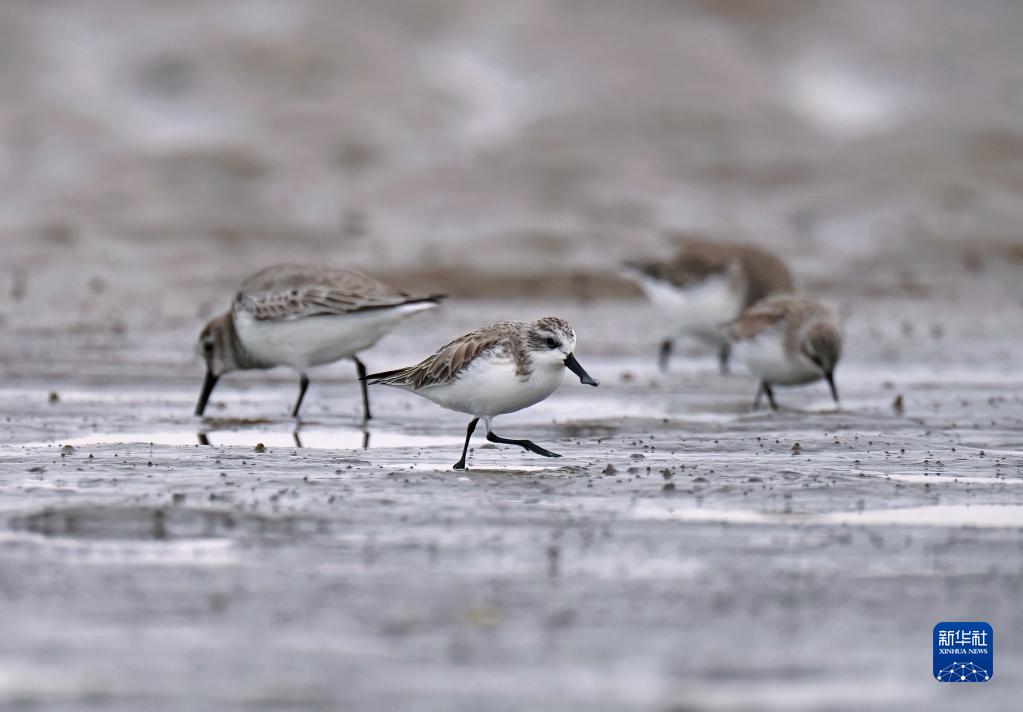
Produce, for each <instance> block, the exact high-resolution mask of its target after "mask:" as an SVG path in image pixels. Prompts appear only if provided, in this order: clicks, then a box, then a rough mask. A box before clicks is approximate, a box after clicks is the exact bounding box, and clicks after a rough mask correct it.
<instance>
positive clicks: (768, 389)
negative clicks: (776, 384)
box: [760, 381, 778, 410]
mask: <svg viewBox="0 0 1023 712" xmlns="http://www.w3.org/2000/svg"><path fill="white" fill-rule="evenodd" d="M760 387H761V388H763V389H764V394H765V395H766V396H767V402H768V403H769V404H770V405H771V410H778V404H777V403H775V402H774V390H773V389H772V388H771V384H770V383H768V382H766V381H764V383H762V384H761V385H760Z"/></svg>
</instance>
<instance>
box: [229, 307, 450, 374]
mask: <svg viewBox="0 0 1023 712" xmlns="http://www.w3.org/2000/svg"><path fill="white" fill-rule="evenodd" d="M434 306H436V304H434V303H432V302H417V303H415V304H404V305H402V306H399V307H394V308H389V309H370V310H366V311H361V312H353V313H350V314H330V315H326V314H325V315H320V316H309V317H303V318H299V319H270V320H265V321H259V320H257V319H254V318H253V317H252V315H251V314H249V313H248V312H246V311H241V310H239V311H236V312H235V313H234V326H235V329H236V331H237V332H238V338H239V340H240V341H241V343H242V346H243V347H244V348H245V350H246V351H247V352H248V353H249V354H250V355H251V356H252V357H253V358H254V359H256V360H257V361H259V362H260V363H264V364H272V365H275V366H290V367H291V368H293V369H295V370H296V371H300V372H301V371H305V370H306V369H307V368H309V367H310V366H318V365H320V364H324V363H331V362H333V361H337V360H338V359H342V358H348V357H351V356H353V355H355V354H356V353H358V352H359V351H362V350H363V349H367V348H369V347H370V346H372V345H373V344H375V343H376V342H377V341H379V340H380V339H381V338H382V337H383V336H384V335H385V334H387V333H388V332H389V331H390V330H391V329H393V328H394V327H395V326H396V325H397V324H398V322H400V321H401V320H402V319H403V318H405V317H406V316H408V315H410V314H414V313H415V312H418V311H423V310H424V309H430V308H432V307H434Z"/></svg>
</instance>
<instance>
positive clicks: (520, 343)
mask: <svg viewBox="0 0 1023 712" xmlns="http://www.w3.org/2000/svg"><path fill="white" fill-rule="evenodd" d="M574 351H575V332H574V331H573V330H572V327H571V326H570V325H569V324H568V322H566V321H565V320H564V319H559V318H557V317H553V316H551V317H545V318H543V319H539V320H537V321H534V322H522V321H503V322H498V323H496V324H491V325H490V326H485V327H483V328H482V329H477V330H476V331H473V332H470V333H468V334H466V335H464V336H462V337H459V338H457V339H455V340H454V341H452V342H451V343H449V344H447V345H446V346H442V347H441V348H440V349H438V350H437V351H436V352H435V353H434V354H433V355H432V356H429V357H428V358H426V359H425V360H423V361H421V362H420V363H418V364H416V365H415V366H409V367H407V368H399V369H397V370H395V371H385V372H383V373H374V374H372V375H369V376H366V377H365V378H364V380H365V381H366V382H368V383H374V384H376V383H378V384H382V385H385V386H394V387H396V388H402V389H404V390H407V391H411V392H412V393H415V394H416V395H418V396H422V397H423V398H426V399H427V400H431V401H433V402H434V403H436V404H437V405H439V406H442V407H444V408H447V409H448V410H454V411H457V412H459V413H466V414H468V415H471V416H473V418H472V420H470V421H469V427H468V429H467V431H466V433H465V445H464V446H463V447H462V457H461V459H460V460H459V461H458V462H457V463H455V466H454V469H456V470H464V469H465V456H466V453H467V452H468V451H469V439H470V438H471V437H472V434H473V431H475V429H476V424H477V423H478V422H479V421H480V419H481V418H482V419H483V423H484V425H485V426H486V428H487V440H489V441H490V442H492V443H504V444H507V445H518V446H519V447H521V448H524V449H526V450H529V451H530V452H534V453H536V454H537V455H543V456H544V457H561V456H560V455H558V454H556V453H553V452H551V451H550V450H546V449H544V448H542V447H540V446H539V445H537V444H536V443H534V442H532V441H530V440H512V439H509V438H502V437H500V436H498V435H496V434H495V433H494V431H493V429H492V427H491V425H492V421H493V419H494V417H495V416H498V415H503V414H505V413H514V412H515V411H517V410H522V409H523V408H528V407H529V406H531V405H535V404H536V403H539V402H540V401H542V400H544V399H545V398H547V397H548V396H549V395H551V394H552V393H554V391H555V390H557V388H558V386H560V385H561V382H562V380H563V379H564V377H565V369H566V368H567V369H568V370H570V371H571V372H572V373H574V374H575V375H576V376H578V377H579V380H580V381H581V382H582V383H584V384H586V385H590V386H596V385H597V381H596V380H594V379H593V378H591V377H590V375H589V374H588V373H586V371H585V370H583V367H582V366H580V365H579V362H578V361H577V360H576V358H575V354H574Z"/></svg>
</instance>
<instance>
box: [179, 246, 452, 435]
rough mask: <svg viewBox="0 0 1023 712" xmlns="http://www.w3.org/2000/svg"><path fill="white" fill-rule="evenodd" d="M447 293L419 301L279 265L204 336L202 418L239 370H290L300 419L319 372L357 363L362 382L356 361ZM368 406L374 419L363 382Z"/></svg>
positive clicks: (364, 279)
mask: <svg viewBox="0 0 1023 712" xmlns="http://www.w3.org/2000/svg"><path fill="white" fill-rule="evenodd" d="M443 296H444V295H439V294H435V295H431V296H412V295H410V294H407V293H406V292H399V291H397V290H395V289H392V288H391V287H389V286H387V285H386V284H384V283H383V282H380V281H378V280H376V279H373V278H372V277H369V276H367V275H365V274H362V273H361V272H357V271H355V270H351V269H339V268H334V267H327V266H321V265H275V266H273V267H268V268H266V269H264V270H262V271H260V272H257V273H256V274H254V275H252V276H251V277H249V278H248V279H246V280H245V281H244V282H242V284H241V287H240V288H239V290H238V293H237V294H236V295H235V297H234V302H233V303H232V304H231V308H230V309H229V310H228V311H227V312H226V313H224V314H221V315H220V316H218V317H215V318H213V319H211V320H210V321H209V323H207V324H206V326H204V327H203V329H202V332H201V333H200V334H199V352H200V354H201V355H202V357H203V358H204V359H205V361H206V380H205V382H204V383H203V386H202V393H201V394H200V395H199V402H198V404H197V405H196V407H195V414H196V415H202V414H203V412H204V411H205V410H206V403H207V402H208V401H209V398H210V394H211V393H212V392H213V388H214V386H216V385H217V380H218V379H219V378H220V377H221V376H223V375H224V374H225V373H229V372H230V371H235V370H238V369H251V368H273V367H274V366H289V367H291V368H293V369H294V370H296V371H297V372H298V374H299V391H298V400H297V401H295V407H294V408H293V409H292V411H291V414H292V416H293V417H298V410H299V408H300V407H301V406H302V399H303V398H304V397H305V393H306V389H307V388H308V387H309V377H308V376H307V375H306V371H307V370H308V369H309V368H310V367H312V366H319V365H321V364H326V363H331V362H333V361H337V360H339V359H342V358H350V359H352V361H354V362H355V367H356V369H357V371H358V374H359V378H360V379H361V378H362V377H363V376H365V375H366V367H365V365H364V364H363V363H362V361H360V360H359V357H358V356H357V355H356V354H358V352H360V351H362V350H364V349H367V348H369V347H370V346H372V345H373V344H375V343H376V342H377V341H378V340H380V338H381V337H383V336H384V335H385V334H387V333H388V332H389V331H391V329H393V328H394V327H395V326H396V325H397V324H398V322H400V321H401V320H402V319H404V318H405V317H407V316H409V315H410V314H415V313H416V312H420V311H423V310H424V309H431V308H433V307H435V306H437V304H438V303H439V301H440V300H441V299H442V298H443ZM362 408H363V414H364V416H365V418H366V419H367V420H368V419H369V418H370V417H371V416H370V410H369V394H368V393H367V391H366V385H365V382H362Z"/></svg>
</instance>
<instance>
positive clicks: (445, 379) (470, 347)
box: [367, 324, 515, 390]
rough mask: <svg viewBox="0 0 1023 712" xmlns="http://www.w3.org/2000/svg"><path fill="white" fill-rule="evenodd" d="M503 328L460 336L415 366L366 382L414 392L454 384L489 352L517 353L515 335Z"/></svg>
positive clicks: (381, 374) (373, 376)
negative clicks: (513, 342) (511, 340)
mask: <svg viewBox="0 0 1023 712" xmlns="http://www.w3.org/2000/svg"><path fill="white" fill-rule="evenodd" d="M500 326H501V325H498V324H495V325H493V326H489V327H486V328H485V329H479V330H477V331H473V332H470V333H468V334H466V335H465V336H460V337H459V338H457V339H455V340H454V341H452V342H451V343H449V344H447V345H445V346H442V347H441V348H439V349H437V351H436V352H435V353H434V354H433V355H432V356H428V357H427V358H425V359H423V360H422V361H420V362H419V363H417V364H416V365H415V366H409V367H408V368H400V369H398V370H396V371H387V372H386V373H377V374H373V375H371V376H367V380H368V381H369V382H371V383H380V384H383V385H386V386H399V387H406V388H412V389H414V390H419V389H421V388H426V387H428V386H439V385H444V384H446V383H451V382H452V381H454V380H456V379H457V378H458V376H459V374H461V373H462V371H464V370H465V369H466V368H468V367H469V364H471V363H472V362H473V361H474V360H475V359H476V358H477V357H479V356H482V355H483V354H485V353H487V352H490V351H500V352H502V353H510V352H512V351H514V349H513V348H512V345H511V342H510V339H512V338H513V334H514V333H515V332H514V331H512V330H508V329H503V328H500Z"/></svg>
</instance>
